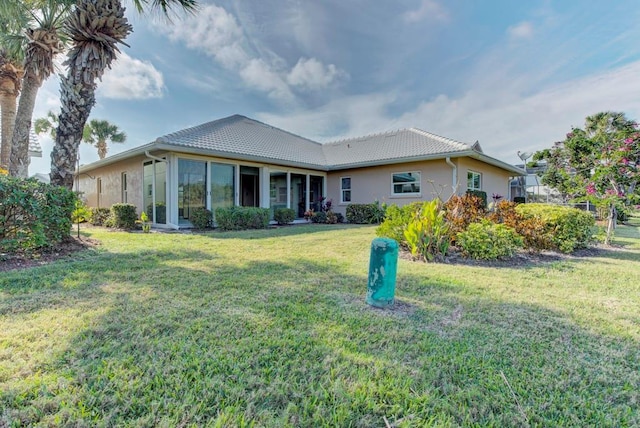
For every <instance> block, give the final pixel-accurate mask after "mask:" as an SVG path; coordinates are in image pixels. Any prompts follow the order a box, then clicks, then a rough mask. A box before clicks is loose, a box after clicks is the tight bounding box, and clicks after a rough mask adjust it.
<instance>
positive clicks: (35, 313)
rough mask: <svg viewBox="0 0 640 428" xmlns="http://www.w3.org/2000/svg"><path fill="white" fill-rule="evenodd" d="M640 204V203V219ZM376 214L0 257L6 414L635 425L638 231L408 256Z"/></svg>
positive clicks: (203, 421) (112, 420)
mask: <svg viewBox="0 0 640 428" xmlns="http://www.w3.org/2000/svg"><path fill="white" fill-rule="evenodd" d="M636 220H638V219H636ZM374 230H375V229H374V228H373V227H357V226H322V225H309V226H299V227H289V228H282V229H277V230H268V231H252V232H239V233H225V234H221V233H209V234H164V233H153V234H141V233H121V232H111V231H104V230H101V229H91V230H89V231H88V232H87V233H88V234H90V236H91V237H93V238H95V239H98V240H100V241H101V242H102V245H101V246H99V247H97V248H96V249H94V250H88V251H85V252H83V253H80V254H77V255H76V256H75V257H74V259H73V260H67V261H61V262H57V263H53V264H50V265H48V266H42V267H37V268H32V269H29V270H25V271H14V272H9V273H3V274H0V394H1V395H0V426H5V425H7V426H33V425H41V426H149V427H151V426H166V427H175V426H182V427H186V426H234V427H235V426H256V427H263V426H267V427H281V426H292V427H298V426H308V427H319V426H331V427H334V426H340V427H342V426H354V427H358V426H363V427H385V426H387V424H388V425H389V426H394V427H410V426H411V427H413V426H416V427H421V426H431V425H433V426H459V425H463V426H527V425H530V426H558V425H565V426H580V427H583V426H616V427H617V426H638V425H640V410H639V409H640V233H639V232H638V230H639V229H638V228H637V227H621V228H619V230H618V231H617V233H618V236H619V238H618V241H617V242H618V244H621V245H623V246H624V249H623V250H615V251H607V252H603V253H601V254H599V255H598V256H597V257H581V258H569V259H559V260H556V261H552V262H548V263H544V264H540V265H538V266H529V267H517V268H509V267H498V268H497V267H492V268H491V267H478V266H467V265H447V264H424V263H413V262H409V261H407V260H404V259H401V260H400V261H399V266H398V282H397V292H396V295H397V303H396V305H395V307H394V309H393V310H379V309H373V308H370V307H368V306H367V305H366V304H365V303H364V296H365V292H366V282H367V269H368V257H369V245H370V242H371V240H372V239H373V238H374V236H375V232H374Z"/></svg>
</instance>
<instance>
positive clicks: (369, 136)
mask: <svg viewBox="0 0 640 428" xmlns="http://www.w3.org/2000/svg"><path fill="white" fill-rule="evenodd" d="M409 130H410V128H398V129H392V130H389V131H381V132H375V133H373V134H366V135H362V136H359V137H350V138H342V139H340V140H334V141H327V142H326V143H323V144H340V143H344V142H346V141H360V140H366V139H368V138H373V137H379V136H381V135H388V134H397V133H398V132H402V131H409Z"/></svg>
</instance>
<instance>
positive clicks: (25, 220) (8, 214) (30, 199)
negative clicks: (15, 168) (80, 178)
mask: <svg viewBox="0 0 640 428" xmlns="http://www.w3.org/2000/svg"><path fill="white" fill-rule="evenodd" d="M76 201H77V196H76V194H75V193H73V192H72V191H71V190H68V189H66V188H64V187H59V186H54V185H51V184H45V183H41V182H39V181H38V180H35V179H21V178H15V177H7V176H4V175H2V176H0V250H2V251H9V252H13V251H20V250H22V251H30V250H35V249H39V248H43V247H49V246H52V245H54V244H56V243H58V242H60V241H62V240H63V239H66V238H68V237H69V233H70V232H71V226H72V222H71V215H72V214H73V211H74V210H75V207H76Z"/></svg>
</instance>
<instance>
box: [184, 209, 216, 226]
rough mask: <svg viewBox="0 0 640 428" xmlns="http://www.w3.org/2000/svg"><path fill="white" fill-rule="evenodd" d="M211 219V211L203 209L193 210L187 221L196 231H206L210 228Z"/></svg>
mask: <svg viewBox="0 0 640 428" xmlns="http://www.w3.org/2000/svg"><path fill="white" fill-rule="evenodd" d="M212 218H213V216H212V214H211V211H209V210H208V209H206V208H204V207H198V208H195V209H193V210H192V211H191V214H190V215H189V221H190V222H191V224H192V225H193V227H195V228H196V229H206V228H207V227H209V226H211V220H212Z"/></svg>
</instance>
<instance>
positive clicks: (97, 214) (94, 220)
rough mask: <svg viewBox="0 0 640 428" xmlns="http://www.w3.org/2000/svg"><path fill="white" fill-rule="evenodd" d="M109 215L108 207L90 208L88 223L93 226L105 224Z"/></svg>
mask: <svg viewBox="0 0 640 428" xmlns="http://www.w3.org/2000/svg"><path fill="white" fill-rule="evenodd" d="M110 215H111V210H110V209H109V208H91V215H90V216H89V223H91V224H92V225H94V226H106V223H107V219H108V218H109V216H110Z"/></svg>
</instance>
